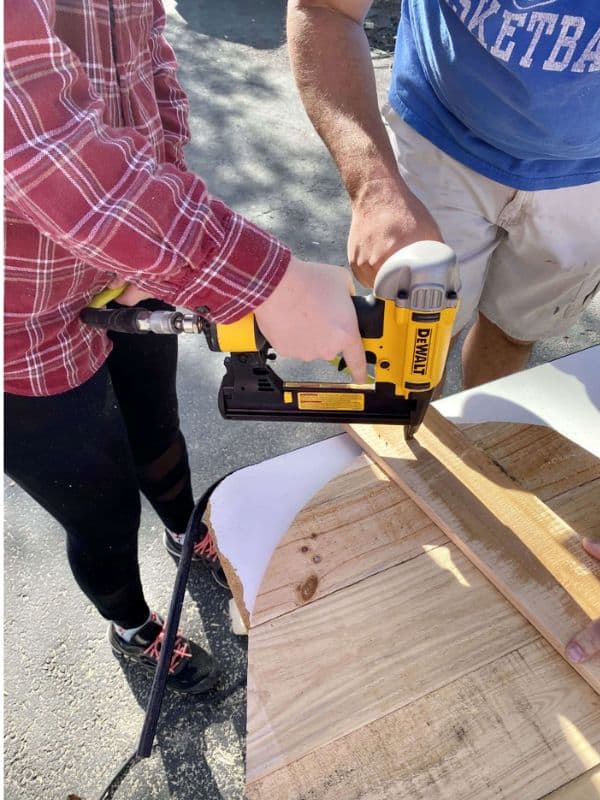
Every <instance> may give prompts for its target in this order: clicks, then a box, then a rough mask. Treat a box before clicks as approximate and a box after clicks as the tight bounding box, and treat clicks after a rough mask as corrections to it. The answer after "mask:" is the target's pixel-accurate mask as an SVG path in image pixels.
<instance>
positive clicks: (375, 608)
mask: <svg viewBox="0 0 600 800" xmlns="http://www.w3.org/2000/svg"><path fill="white" fill-rule="evenodd" d="M476 427H477V429H478V430H476V429H475V428H471V429H469V430H468V431H467V435H468V436H472V437H473V438H474V440H475V441H477V439H478V437H479V439H481V441H482V442H483V446H484V447H487V446H488V445H490V443H492V444H491V450H492V451H493V449H494V447H495V448H497V449H498V450H501V451H502V452H501V457H499V458H497V459H496V460H498V461H499V462H500V463H501V464H502V466H503V467H504V468H505V469H507V470H508V471H509V472H510V471H511V470H512V471H513V472H517V473H519V480H520V482H521V483H522V485H526V484H527V483H528V481H533V482H536V481H538V483H539V479H538V478H537V477H536V473H537V472H538V470H539V467H534V469H532V470H531V471H528V469H527V463H528V456H527V451H528V450H530V451H531V452H532V453H533V454H535V453H536V451H537V445H536V436H535V435H534V433H535V432H534V431H531V430H529V432H528V433H527V435H526V436H523V437H520V443H519V444H518V445H517V444H516V443H515V439H514V436H515V431H514V430H513V431H509V429H508V428H506V427H504V428H503V430H500V429H499V428H498V426H496V427H495V429H494V430H492V428H494V426H491V427H490V426H476ZM513 427H514V426H513ZM516 427H517V428H518V429H520V430H521V432H524V426H516ZM527 427H528V428H529V426H527ZM511 438H512V444H511V443H510V440H511ZM557 438H558V439H560V437H557V435H556V434H553V436H552V437H551V439H552V441H549V442H547V443H546V444H545V445H544V447H546V448H549V450H548V454H549V455H548V458H549V460H551V459H552V458H557V459H558V460H557V461H556V463H557V464H558V463H559V462H560V463H561V464H562V461H563V460H564V459H565V458H566V459H567V461H571V466H570V467H569V468H566V467H564V475H563V477H562V478H560V479H556V480H554V478H555V477H556V476H555V474H551V475H549V476H548V477H549V481H547V480H545V479H544V481H542V482H541V484H540V485H539V486H538V487H537V489H536V491H538V492H539V493H542V492H546V497H547V501H548V503H549V504H552V503H556V504H558V505H560V507H561V508H562V509H563V511H564V512H565V514H564V516H565V517H566V518H568V519H571V520H576V519H577V518H578V517H582V518H583V519H585V520H587V519H588V514H589V513H590V512H593V515H594V517H593V518H594V519H598V518H599V517H600V494H599V493H598V492H597V485H596V486H595V487H594V482H595V481H596V480H597V479H598V477H600V471H598V466H599V465H598V464H597V463H596V464H594V463H592V462H589V463H588V462H586V458H585V457H584V456H582V455H581V451H579V453H576V452H575V450H578V448H574V449H573V448H571V449H572V450H573V452H571V453H570V454H569V455H565V446H564V444H561V443H559V442H558V441H557ZM569 446H570V445H569V443H566V450H569ZM553 452H554V454H555V455H554V456H553V455H552V453H553ZM561 454H562V455H561ZM572 459H575V460H574V461H572ZM503 462H504V463H503ZM584 462H585V463H587V466H585V465H584ZM531 463H535V460H534V459H533V460H532V462H531ZM575 463H576V464H577V465H578V466H577V469H579V471H580V474H581V480H580V481H573V480H571V479H570V476H571V474H572V472H573V469H574V467H573V464H575ZM353 467H354V468H353V469H352V470H350V471H349V472H348V473H346V474H345V475H342V476H339V478H337V479H336V481H334V482H332V483H331V484H329V485H328V486H327V487H325V488H324V490H323V491H322V492H321V493H320V494H319V495H318V496H317V497H315V498H313V500H312V501H311V502H310V503H309V504H308V506H307V507H306V509H305V510H304V511H303V512H302V513H301V514H300V515H299V516H298V518H297V519H296V521H295V523H294V525H293V526H292V528H291V529H290V531H289V532H288V535H287V536H286V537H285V539H284V541H283V542H282V544H281V548H280V549H281V552H279V551H278V552H277V553H276V555H275V559H274V561H273V566H274V567H275V569H273V570H272V569H271V568H270V569H269V570H268V572H267V574H266V575H265V579H264V581H263V585H262V588H261V593H260V596H259V598H258V602H259V603H260V604H261V606H260V607H261V609H262V610H261V614H262V617H261V620H262V623H261V624H259V625H258V626H257V627H255V628H253V629H252V630H251V631H250V640H249V706H248V741H247V761H248V774H249V778H250V777H251V780H250V782H249V785H248V789H247V797H248V798H249V799H250V800H281V798H286V800H288V799H289V800H321V798H323V799H324V800H352V799H353V798H357V799H358V798H369V799H371V800H375V798H377V800H379V798H381V800H383V798H386V799H387V798H391V799H392V800H395V798H398V799H399V800H401V798H411V800H412V798H417V800H418V798H427V800H429V799H430V798H431V800H435V798H443V800H456V798H459V797H460V798H461V800H462V798H463V797H464V798H506V799H507V798H510V800H513V799H514V798H519V800H538V799H539V798H542V797H546V796H548V795H550V793H551V792H553V791H555V790H558V788H559V787H562V790H564V791H567V788H568V787H570V784H571V782H572V781H575V782H574V783H573V784H572V790H573V791H574V792H575V791H580V790H581V791H588V789H589V787H590V786H591V787H592V788H593V789H595V787H594V785H593V783H591V780H592V777H593V773H590V775H591V776H592V777H590V776H589V775H588V778H589V780H588V781H587V784H586V782H585V781H586V780H587V778H584V777H580V776H582V775H583V773H585V772H586V770H592V769H593V768H594V767H595V765H597V764H598V763H600V758H599V756H598V752H599V750H600V704H599V701H598V698H597V696H596V695H595V694H594V693H593V692H592V691H591V689H589V688H588V687H587V686H586V685H585V683H584V682H583V681H582V680H581V678H580V677H579V676H578V675H577V674H576V673H575V672H574V671H573V670H572V669H571V668H570V667H569V666H568V665H567V664H566V662H564V661H563V660H562V659H561V658H559V657H558V656H557V655H556V653H554V651H552V650H551V649H550V648H549V647H548V646H547V644H546V642H545V641H544V640H543V639H541V638H540V637H539V636H538V635H537V633H536V632H534V631H533V629H532V628H531V627H530V626H529V625H528V624H527V623H525V622H524V620H523V618H522V617H521V616H520V615H519V614H517V613H516V612H515V611H514V609H512V606H511V605H510V604H509V603H507V602H506V600H504V599H503V598H502V597H501V596H499V595H498V593H497V592H496V590H495V589H494V588H493V587H492V585H491V584H490V583H489V581H487V580H486V579H485V578H483V576H482V575H481V574H480V573H479V572H478V571H477V570H474V569H473V567H472V566H471V563H470V561H469V560H467V559H466V558H465V557H464V556H463V555H462V553H460V552H459V551H458V550H457V549H456V548H455V547H454V546H453V545H451V544H450V543H449V542H448V539H447V538H446V537H445V535H444V534H443V533H442V532H441V531H440V530H439V529H438V528H437V527H436V526H432V525H431V522H430V520H429V519H428V518H427V517H426V516H425V514H424V512H423V511H421V510H420V509H419V508H418V507H417V506H416V505H415V504H414V503H413V501H411V500H410V499H408V498H407V496H406V494H405V493H404V492H402V491H401V490H400V489H399V488H398V487H397V486H396V485H395V484H393V483H391V482H390V481H389V480H388V479H387V478H385V477H384V476H382V474H381V472H380V471H379V470H377V469H372V468H371V467H369V465H368V462H365V461H364V459H361V460H359V462H357V463H356V464H354V465H353ZM580 468H581V469H580ZM561 469H563V467H561ZM594 470H596V472H594ZM565 481H566V482H565ZM548 482H551V483H553V484H554V488H553V489H552V490H550V491H549V493H548V485H547V484H548ZM594 489H596V490H594ZM336 498H337V502H336ZM556 507H558V506H556ZM556 507H555V510H556ZM370 514H372V515H373V516H374V517H376V518H377V517H378V516H379V523H378V524H375V525H374V526H370V525H369V522H368V521H369V516H370ZM322 520H323V522H322V524H321V521H322ZM353 520H356V522H355V524H353ZM380 528H381V529H382V530H383V533H382V532H381V531H380ZM314 534H316V536H314ZM304 547H308V548H309V549H308V550H304V551H303V549H302V548H304ZM315 555H316V556H320V559H319V560H318V561H317V562H316V563H315V562H314V561H313V560H312V559H313V558H314V556H315ZM277 559H280V560H279V561H277ZM388 559H389V561H388ZM286 565H287V566H286ZM288 569H289V573H288V572H287V570H288ZM313 569H317V570H319V574H318V581H317V584H316V588H315V592H314V594H313V595H312V596H311V597H310V598H308V599H306V598H305V597H303V596H302V593H301V592H298V591H297V589H298V586H300V585H302V582H303V580H305V579H306V576H308V575H309V574H310V571H311V570H313ZM286 576H287V579H286ZM353 576H354V577H353ZM467 584H468V585H467ZM274 598H276V599H275V600H274ZM475 610H477V612H479V611H480V612H481V614H480V615H479V621H478V614H476V613H475ZM497 618H498V619H499V620H500V622H499V625H498V626H496V624H495V623H496V619H497ZM423 620H426V625H425V628H424V627H423ZM485 620H487V625H486V624H485ZM482 621H483V624H480V623H482ZM354 623H356V624H354ZM429 626H430V627H431V631H430V630H429ZM521 637H523V638H522V639H521ZM475 642H476V643H477V644H474V643H475ZM578 777H580V782H579V783H578V782H576V779H577V778H578ZM594 780H595V778H594ZM592 796H594V795H592ZM556 800H591V798H589V799H588V797H587V795H585V794H583V795H581V797H580V795H579V794H574V795H573V797H571V796H570V795H568V794H565V795H564V796H562V795H557V797H556Z"/></svg>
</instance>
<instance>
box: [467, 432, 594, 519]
mask: <svg viewBox="0 0 600 800" xmlns="http://www.w3.org/2000/svg"><path fill="white" fill-rule="evenodd" d="M459 428H460V430H461V431H463V433H464V435H465V436H466V438H467V439H469V441H470V442H472V443H473V444H474V445H476V446H477V447H479V448H480V449H481V450H485V452H486V453H487V454H488V456H490V458H491V459H492V460H493V461H495V462H496V463H497V464H500V465H501V467H502V469H504V470H505V471H506V472H508V474H509V475H510V476H511V477H512V478H513V479H514V480H515V481H516V482H517V483H518V484H519V486H520V487H521V488H522V489H525V490H526V491H528V492H533V493H534V494H535V495H536V496H537V497H539V498H540V500H543V501H544V502H545V503H546V504H547V505H549V506H550V507H552V503H551V501H552V498H555V497H559V496H561V495H564V494H565V493H566V492H569V491H570V490H572V489H576V488H578V487H581V486H586V485H588V484H590V483H592V482H596V485H597V486H598V487H599V489H600V459H598V458H596V457H595V456H593V455H592V454H591V453H589V452H588V451H587V450H584V449H583V448H581V447H579V446H578V445H576V444H575V443H574V442H572V441H570V440H569V439H566V438H565V437H564V436H561V435H560V433H557V432H556V431H553V430H551V429H550V428H545V427H543V426H542V425H522V424H517V423H510V422H484V423H480V424H477V425H465V426H462V425H459ZM567 521H568V520H567Z"/></svg>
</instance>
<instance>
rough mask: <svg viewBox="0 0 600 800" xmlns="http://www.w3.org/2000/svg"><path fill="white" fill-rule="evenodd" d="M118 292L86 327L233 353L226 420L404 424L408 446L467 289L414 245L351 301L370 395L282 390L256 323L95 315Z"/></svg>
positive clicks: (423, 245)
mask: <svg viewBox="0 0 600 800" xmlns="http://www.w3.org/2000/svg"><path fill="white" fill-rule="evenodd" d="M120 291H122V289H121V290H117V291H116V292H110V291H108V292H103V293H101V294H100V295H98V296H97V297H96V298H94V301H93V302H92V306H94V307H88V308H86V309H84V310H83V311H82V313H81V318H82V320H83V321H84V322H86V323H87V324H89V325H93V326H95V327H100V328H106V329H109V330H116V331H121V332H126V333H150V332H151V333H170V334H173V333H177V334H178V333H200V332H204V333H205V335H206V339H207V342H208V346H209V348H210V349H211V350H213V351H217V352H227V353H229V356H228V357H227V358H226V359H225V376H224V377H223V381H222V383H221V387H220V390H219V410H220V411H221V414H222V415H223V416H224V417H225V418H227V419H255V420H290V421H300V422H302V421H308V422H345V423H349V422H368V423H386V424H398V425H404V426H405V434H406V437H407V438H411V437H412V436H413V435H414V433H415V431H416V429H417V427H418V426H419V425H420V423H421V422H422V420H423V417H424V416H425V412H426V410H427V407H428V405H429V402H430V400H431V397H432V395H433V392H434V390H435V388H436V386H437V385H438V384H439V382H440V381H441V379H442V376H443V372H444V367H445V364H446V357H447V354H448V348H449V345H450V338H451V334H452V326H453V323H454V318H455V316H456V310H457V307H458V301H459V292H460V280H459V275H458V267H457V264H456V257H455V255H454V252H453V251H452V250H451V249H450V248H449V247H448V246H447V245H445V244H442V243H441V242H434V241H431V242H416V243H414V244H412V245H409V246H408V247H405V248H403V249H402V250H399V251H398V252H397V253H395V254H394V255H393V256H391V257H390V258H389V259H388V260H387V261H386V262H385V264H384V265H383V266H382V268H381V269H380V270H379V272H378V274H377V278H376V280H375V285H374V288H373V293H372V294H371V295H369V296H368V297H353V298H352V299H353V302H354V305H355V308H356V313H357V317H358V325H359V330H360V335H361V337H362V341H363V346H364V349H365V353H366V357H367V362H368V363H369V364H370V365H371V367H372V370H373V375H374V382H373V383H372V384H367V385H359V384H351V383H350V384H344V383H335V382H332V383H298V382H286V381H283V380H282V379H281V378H280V377H279V376H278V375H277V374H276V373H275V371H274V370H273V369H272V367H271V366H270V364H269V362H271V361H273V360H274V359H275V358H276V356H275V353H272V352H270V346H269V344H268V342H266V341H265V339H264V337H263V336H262V334H261V333H260V331H259V329H258V327H257V325H256V322H255V319H254V315H253V314H249V315H248V316H246V317H244V318H243V319H241V320H239V321H238V322H234V323H232V324H220V323H216V324H215V323H211V322H209V321H207V320H206V319H204V317H203V316H202V315H201V314H199V313H186V312H180V311H172V312H171V311H154V312H150V311H148V310H146V309H143V308H137V307H133V308H126V307H122V308H119V309H108V310H107V309H99V308H98V306H99V305H103V304H104V303H106V302H107V301H108V299H114V298H115V296H118V293H119V292H120ZM343 366H344V364H343V363H341V364H340V368H343Z"/></svg>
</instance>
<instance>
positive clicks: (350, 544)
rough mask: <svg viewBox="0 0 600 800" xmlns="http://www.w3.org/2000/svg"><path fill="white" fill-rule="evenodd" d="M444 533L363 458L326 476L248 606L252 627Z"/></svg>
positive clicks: (434, 542) (405, 556)
mask: <svg viewBox="0 0 600 800" xmlns="http://www.w3.org/2000/svg"><path fill="white" fill-rule="evenodd" d="M443 542H447V537H446V536H445V535H444V534H443V533H442V532H441V531H440V529H439V528H438V527H437V525H434V523H433V522H431V520H430V519H429V517H427V516H426V515H425V514H424V513H423V512H422V511H421V509H420V508H419V507H418V506H417V505H416V504H415V503H414V502H413V501H412V500H410V498H409V497H407V495H406V494H405V492H403V491H402V490H401V489H399V488H398V486H396V484H395V483H393V482H392V481H390V479H389V478H388V477H387V476H386V475H385V473H383V472H382V470H380V469H379V467H377V466H375V465H374V464H373V463H372V462H371V461H369V460H368V459H367V457H366V456H364V455H363V456H360V457H359V458H357V459H356V461H355V462H354V463H353V464H352V465H351V467H350V469H349V470H347V471H346V472H344V473H342V474H341V475H340V476H339V477H337V478H335V479H334V480H332V481H330V482H329V483H328V484H327V485H326V486H325V487H324V488H323V489H322V491H320V492H319V493H318V494H317V495H315V497H314V498H312V500H311V501H310V502H309V503H308V505H307V506H306V507H305V508H304V509H303V510H302V511H301V512H300V514H298V516H297V517H296V519H295V520H294V523H293V524H292V525H291V527H290V529H289V530H288V532H287V533H286V535H285V536H284V538H283V539H282V540H281V542H280V544H279V546H278V548H277V550H276V551H275V553H274V555H273V558H272V559H271V562H270V564H269V569H268V571H267V573H266V575H265V577H264V578H263V581H262V585H261V591H260V594H259V596H258V598H257V601H256V605H255V607H254V612H253V624H254V625H255V626H256V625H258V624H260V623H262V622H266V621H267V620H269V619H274V618H275V617H278V616H281V615H282V614H285V613H289V612H290V611H293V610H294V609H295V608H298V607H299V606H303V605H305V604H306V603H307V602H309V601H314V600H317V599H318V598H320V597H325V596H326V595H328V594H331V593H333V592H337V591H340V589H343V588H344V587H345V586H348V585H351V584H353V583H356V582H357V581H359V580H362V579H363V578H367V577H369V576H370V575H374V574H377V573H378V572H380V571H381V570H383V569H389V568H390V567H392V566H394V565H396V564H401V563H402V562H404V561H407V560H409V559H411V558H414V557H415V556H417V555H419V554H420V553H422V552H423V548H424V547H426V546H429V547H433V546H435V545H437V544H441V543H443Z"/></svg>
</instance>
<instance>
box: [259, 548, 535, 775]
mask: <svg viewBox="0 0 600 800" xmlns="http://www.w3.org/2000/svg"><path fill="white" fill-rule="evenodd" d="M474 609H476V612H477V613H473V611H474ZM537 636H538V635H537V633H536V632H535V631H534V630H533V628H531V627H530V626H529V625H528V624H527V623H526V622H525V620H523V619H522V617H520V616H519V615H518V614H515V613H514V610H513V608H512V606H511V605H510V604H509V603H507V602H506V600H504V598H502V597H501V595H500V594H499V593H498V592H496V591H495V590H494V589H493V587H492V586H491V585H490V584H489V582H488V581H487V580H486V579H485V578H484V577H483V576H482V575H481V574H480V573H479V572H478V571H477V569H475V568H474V567H473V565H472V564H471V563H470V561H468V560H467V559H466V558H465V557H464V556H463V555H462V554H461V553H460V551H459V550H458V549H457V548H455V547H454V546H453V545H448V546H439V547H434V548H432V549H431V550H430V551H429V552H427V553H424V554H422V555H420V556H418V557H417V558H414V559H413V560H412V561H410V562H406V563H403V564H400V565H397V566H395V567H392V568H391V569H388V570H385V571H383V572H380V573H379V574H377V575H373V576H371V577H369V578H366V579H364V580H362V581H360V582H358V583H356V584H354V585H352V586H348V587H346V588H345V589H344V590H343V591H340V592H335V593H333V594H331V595H329V596H327V597H324V598H322V599H320V600H318V601H316V602H314V603H311V604H309V605H307V606H304V607H302V608H299V609H297V610H296V611H294V612H293V613H292V614H287V615H284V616H282V617H279V618H278V619H275V620H271V621H269V622H267V623H265V624H263V625H259V626H257V627H254V628H253V629H252V630H251V631H250V639H249V653H248V676H249V677H248V737H247V776H248V779H249V780H256V779H257V778H258V777H260V776H261V775H264V774H265V773H266V772H268V771H270V770H274V769H276V768H277V767H280V766H282V765H283V764H285V763H289V762H291V761H293V760H295V759H298V758H301V757H302V756H303V755H305V754H306V753H309V752H312V751H314V750H317V749H318V748H319V747H322V746H323V745H325V744H327V743H328V742H330V741H332V740H334V739H336V738H338V737H341V736H344V735H346V734H348V733H349V732H351V731H352V730H355V729H358V728H360V727H362V726H364V725H367V724H369V723H370V722H371V721H373V720H375V719H377V718H379V717H383V716H385V715H387V714H389V713H391V712H392V711H394V710H396V709H398V708H400V707H402V706H405V705H408V704H410V703H412V702H413V701H414V700H415V699H417V698H418V697H422V696H423V695H426V694H429V693H431V692H432V691H434V690H435V689H437V688H439V687H440V686H443V685H444V684H446V683H448V682H450V681H452V680H454V679H456V678H457V677H459V676H461V675H464V674H466V673H468V672H470V671H472V670H473V669H475V668H476V667H478V666H480V665H482V664H485V663H488V662H490V661H492V660H494V659H496V658H497V657H498V656H500V655H502V654H504V653H507V652H509V651H511V650H514V649H515V648H517V647H520V646H522V645H523V644H524V643H526V642H529V641H531V640H532V639H533V638H537Z"/></svg>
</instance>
